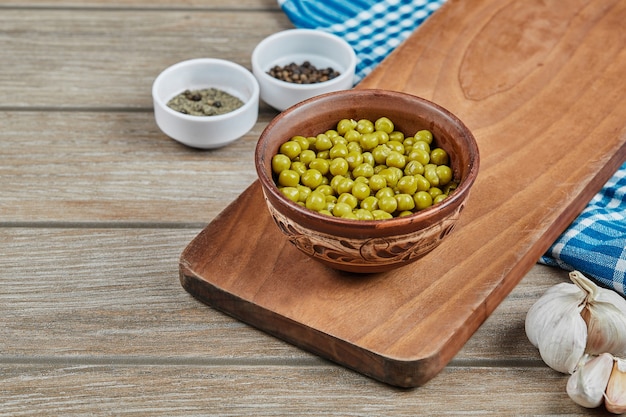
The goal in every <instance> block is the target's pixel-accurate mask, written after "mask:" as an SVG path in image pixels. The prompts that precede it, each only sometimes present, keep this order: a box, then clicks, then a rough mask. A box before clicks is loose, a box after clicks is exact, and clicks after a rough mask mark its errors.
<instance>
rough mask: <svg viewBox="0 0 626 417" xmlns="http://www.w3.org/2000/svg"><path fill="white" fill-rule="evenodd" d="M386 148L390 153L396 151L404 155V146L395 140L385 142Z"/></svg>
mask: <svg viewBox="0 0 626 417" xmlns="http://www.w3.org/2000/svg"><path fill="white" fill-rule="evenodd" d="M387 146H388V147H389V148H391V150H392V151H396V152H398V153H401V154H403V155H404V144H403V143H402V142H398V141H397V140H390V141H389V142H387Z"/></svg>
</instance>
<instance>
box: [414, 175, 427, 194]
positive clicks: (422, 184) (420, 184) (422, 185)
mask: <svg viewBox="0 0 626 417" xmlns="http://www.w3.org/2000/svg"><path fill="white" fill-rule="evenodd" d="M415 179H416V180H417V191H428V190H430V182H428V180H427V179H426V178H425V177H424V176H423V175H421V174H417V175H415Z"/></svg>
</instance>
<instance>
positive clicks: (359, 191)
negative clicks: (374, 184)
mask: <svg viewBox="0 0 626 417" xmlns="http://www.w3.org/2000/svg"><path fill="white" fill-rule="evenodd" d="M359 178H360V177H359ZM371 192H372V190H371V189H370V187H369V185H367V184H366V183H364V182H361V181H355V182H354V185H353V186H352V195H353V196H355V197H356V198H357V199H359V200H365V199H366V198H367V197H369V196H370V194H371Z"/></svg>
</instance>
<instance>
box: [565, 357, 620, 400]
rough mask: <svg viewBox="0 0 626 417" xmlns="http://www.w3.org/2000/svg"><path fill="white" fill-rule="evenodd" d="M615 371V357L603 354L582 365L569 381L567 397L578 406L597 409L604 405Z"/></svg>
mask: <svg viewBox="0 0 626 417" xmlns="http://www.w3.org/2000/svg"><path fill="white" fill-rule="evenodd" d="M612 370H613V356H612V355H611V354H609V353H603V354H601V355H599V356H595V357H591V358H590V359H589V360H587V361H586V362H584V363H583V364H581V365H580V366H579V367H578V368H577V369H576V370H575V371H574V373H573V374H572V375H571V376H570V377H569V379H568V380H567V387H566V391H567V395H569V397H570V398H571V399H572V400H573V401H574V402H575V403H576V404H578V405H580V406H583V407H587V408H595V407H598V406H600V404H602V401H603V400H604V391H605V390H606V387H607V384H608V382H609V377H610V376H611V371H612Z"/></svg>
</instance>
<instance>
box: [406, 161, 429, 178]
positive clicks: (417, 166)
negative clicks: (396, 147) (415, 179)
mask: <svg viewBox="0 0 626 417" xmlns="http://www.w3.org/2000/svg"><path fill="white" fill-rule="evenodd" d="M404 173H405V174H406V175H417V174H423V173H424V165H422V163H421V162H419V161H408V162H407V164H406V166H405V167H404Z"/></svg>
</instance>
